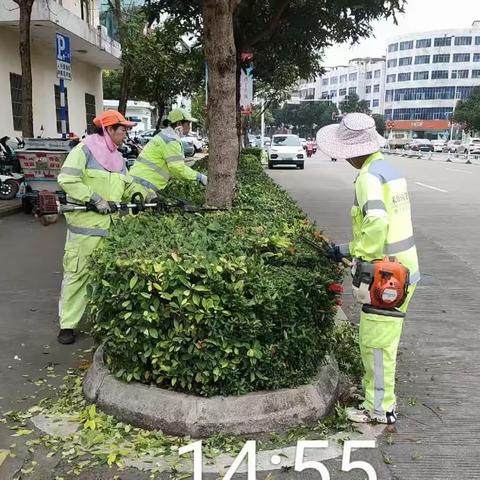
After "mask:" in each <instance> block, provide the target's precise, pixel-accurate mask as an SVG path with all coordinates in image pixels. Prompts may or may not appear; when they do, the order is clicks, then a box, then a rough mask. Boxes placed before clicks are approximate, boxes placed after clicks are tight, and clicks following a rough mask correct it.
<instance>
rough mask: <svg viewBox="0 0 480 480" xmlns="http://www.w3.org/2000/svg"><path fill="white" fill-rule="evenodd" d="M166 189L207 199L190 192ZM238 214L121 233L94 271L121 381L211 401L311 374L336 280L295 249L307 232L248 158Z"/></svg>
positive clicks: (99, 326)
mask: <svg viewBox="0 0 480 480" xmlns="http://www.w3.org/2000/svg"><path fill="white" fill-rule="evenodd" d="M205 166H206V165H205V164H203V168H205ZM200 168H202V165H201V166H200ZM169 190H170V192H171V193H173V192H175V194H177V195H179V196H182V197H187V198H189V199H191V200H192V201H195V202H202V200H203V198H202V197H203V195H204V191H203V190H202V189H200V188H199V187H197V186H195V185H192V184H187V183H174V184H173V185H172V186H171V187H169ZM236 207H237V208H234V209H233V210H232V211H230V212H220V213H208V214H186V213H184V214H182V213H178V214H168V215H162V216H159V215H158V214H141V215H139V216H136V217H127V218H124V219H123V220H121V221H118V222H116V224H115V227H114V228H113V231H112V234H111V236H110V237H109V238H108V239H107V240H106V243H105V246H104V247H103V248H102V249H101V250H99V252H98V254H96V255H95V260H94V261H92V262H91V269H92V275H93V282H92V286H91V287H90V299H91V312H92V314H93V318H94V326H93V329H94V334H95V336H96V339H97V340H98V341H99V342H103V343H104V349H105V358H106V362H107V364H108V366H109V368H110V369H111V370H112V371H113V372H114V373H115V375H116V376H117V377H119V378H121V379H123V380H126V381H132V380H136V381H141V382H146V383H155V384H158V385H159V386H161V387H164V388H173V389H175V390H179V391H185V392H191V393H195V394H199V395H204V396H212V395H231V394H241V393H247V392H251V391H256V390H261V389H276V388H282V387H291V386H296V385H300V384H303V383H306V382H308V380H309V379H310V378H311V377H312V376H313V375H314V374H315V373H316V371H317V369H318V367H319V365H320V363H321V362H322V360H323V358H324V356H325V353H326V352H327V351H328V349H329V344H330V341H331V334H332V331H333V313H334V310H335V299H334V298H332V296H331V294H330V293H329V291H328V285H329V284H331V283H332V282H336V281H338V280H339V279H340V276H341V273H340V272H339V271H338V269H337V267H336V266H335V265H334V264H333V263H332V262H331V261H330V260H328V259H326V258H325V257H324V256H321V255H318V254H317V252H316V251H314V250H313V249H312V248H311V247H309V246H307V245H305V244H304V243H302V241H301V240H300V239H299V236H301V235H307V236H311V237H312V238H313V232H314V226H312V225H311V224H310V223H309V222H308V221H307V220H306V218H305V215H304V214H303V212H302V211H301V210H300V209H299V207H298V206H297V205H296V203H295V202H294V201H293V200H292V199H291V198H290V197H289V195H288V194H287V193H286V192H285V191H283V190H281V189H280V188H279V187H278V186H277V185H276V184H275V183H274V182H273V181H272V180H271V179H270V178H269V177H268V176H267V175H266V174H265V173H264V171H263V168H262V167H261V165H260V164H259V162H258V159H257V158H256V157H254V156H251V155H243V156H242V159H241V163H240V166H239V172H238V181H237V192H236Z"/></svg>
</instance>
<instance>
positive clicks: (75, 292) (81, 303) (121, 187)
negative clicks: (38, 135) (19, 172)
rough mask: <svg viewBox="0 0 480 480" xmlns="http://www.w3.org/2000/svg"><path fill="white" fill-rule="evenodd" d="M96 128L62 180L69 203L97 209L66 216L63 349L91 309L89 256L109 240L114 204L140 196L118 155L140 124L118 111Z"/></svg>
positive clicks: (70, 161)
mask: <svg viewBox="0 0 480 480" xmlns="http://www.w3.org/2000/svg"><path fill="white" fill-rule="evenodd" d="M93 123H94V125H95V126H96V127H97V133H95V134H93V135H89V136H87V137H86V138H85V140H83V141H82V142H81V143H79V144H78V145H77V146H76V147H75V148H73V149H72V150H71V151H70V153H69V154H68V156H67V158H66V159H65V163H64V164H63V166H62V168H61V170H60V174H59V176H58V183H59V185H60V187H61V188H62V189H63V190H64V191H65V193H66V194H67V201H68V202H70V203H76V204H79V205H84V204H86V203H89V204H91V205H92V208H93V211H87V212H84V211H77V212H70V213H66V214H65V217H66V221H67V239H66V243H65V254H64V257H63V271H64V274H63V282H62V288H61V294H60V301H59V317H60V332H59V334H58V337H57V338H58V341H59V342H60V343H63V344H70V343H73V342H74V341H75V329H76V328H77V326H78V324H79V322H80V320H81V318H82V316H83V314H84V312H85V308H86V304H87V299H86V290H87V283H88V270H87V261H88V257H89V255H90V254H91V253H92V252H93V250H94V249H95V248H96V247H98V246H99V245H100V244H101V242H102V241H103V239H104V238H105V237H106V236H108V232H109V229H110V226H111V224H112V216H111V212H112V208H113V203H118V202H121V201H129V200H130V199H131V197H132V195H133V194H134V193H136V192H138V191H140V190H139V189H138V188H137V186H136V184H134V183H133V181H132V178H131V176H130V175H129V173H128V171H127V168H126V165H125V161H124V159H123V157H122V156H121V154H120V153H119V152H118V150H117V147H118V146H120V145H121V144H122V143H123V141H124V140H125V136H126V133H127V129H128V128H130V127H132V126H134V125H135V123H133V122H129V121H127V120H126V119H125V117H124V116H123V115H121V114H120V113H119V112H117V111H114V110H107V111H105V112H103V113H102V114H100V115H99V116H97V117H96V118H94V120H93Z"/></svg>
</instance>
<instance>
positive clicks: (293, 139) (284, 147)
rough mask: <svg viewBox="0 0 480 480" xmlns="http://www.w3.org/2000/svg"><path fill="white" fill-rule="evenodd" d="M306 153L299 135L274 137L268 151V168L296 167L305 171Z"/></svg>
mask: <svg viewBox="0 0 480 480" xmlns="http://www.w3.org/2000/svg"><path fill="white" fill-rule="evenodd" d="M304 161H305V151H304V150H303V147H302V143H301V141H300V138H298V136H297V135H274V136H273V137H272V145H271V146H270V148H269V149H268V168H273V167H274V166H275V165H295V166H296V167H297V168H300V170H303V165H304Z"/></svg>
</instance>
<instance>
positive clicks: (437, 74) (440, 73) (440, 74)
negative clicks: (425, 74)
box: [432, 70, 448, 80]
mask: <svg viewBox="0 0 480 480" xmlns="http://www.w3.org/2000/svg"><path fill="white" fill-rule="evenodd" d="M439 78H448V70H433V72H432V80H438V79H439Z"/></svg>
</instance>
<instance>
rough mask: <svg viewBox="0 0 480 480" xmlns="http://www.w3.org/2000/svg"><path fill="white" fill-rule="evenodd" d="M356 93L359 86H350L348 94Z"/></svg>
mask: <svg viewBox="0 0 480 480" xmlns="http://www.w3.org/2000/svg"><path fill="white" fill-rule="evenodd" d="M356 93H357V87H350V88H349V89H348V94H349V95H354V94H356Z"/></svg>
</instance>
